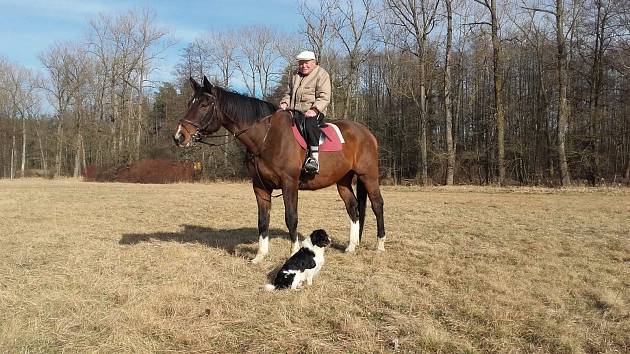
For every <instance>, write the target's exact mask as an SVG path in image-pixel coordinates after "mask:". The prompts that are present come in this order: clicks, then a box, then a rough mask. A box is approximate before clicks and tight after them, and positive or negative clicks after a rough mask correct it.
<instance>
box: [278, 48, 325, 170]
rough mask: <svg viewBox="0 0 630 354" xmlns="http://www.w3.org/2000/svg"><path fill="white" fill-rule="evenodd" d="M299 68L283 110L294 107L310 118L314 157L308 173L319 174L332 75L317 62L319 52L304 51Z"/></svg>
mask: <svg viewBox="0 0 630 354" xmlns="http://www.w3.org/2000/svg"><path fill="white" fill-rule="evenodd" d="M295 58H296V59H297V60H298V70H297V71H296V72H295V73H294V74H293V76H292V77H291V81H289V85H288V87H287V90H286V92H285V95H284V97H282V100H280V109H283V110H286V109H294V110H296V111H299V112H301V113H303V114H304V116H305V117H306V120H305V126H306V142H307V143H308V146H309V152H310V157H309V158H308V159H307V160H306V162H305V163H304V171H305V172H306V173H319V138H320V134H321V132H320V129H319V126H320V124H322V122H323V121H324V118H325V116H324V115H325V114H326V108H328V104H329V103H330V93H331V86H330V76H329V75H328V73H327V72H326V70H324V69H323V68H322V67H320V66H319V65H317V62H316V60H315V53H313V52H311V51H303V52H301V53H300V54H298V55H297V56H296V57H295Z"/></svg>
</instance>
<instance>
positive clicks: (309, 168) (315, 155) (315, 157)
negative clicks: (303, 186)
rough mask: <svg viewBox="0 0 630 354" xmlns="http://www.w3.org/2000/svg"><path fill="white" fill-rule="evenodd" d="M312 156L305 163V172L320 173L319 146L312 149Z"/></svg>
mask: <svg viewBox="0 0 630 354" xmlns="http://www.w3.org/2000/svg"><path fill="white" fill-rule="evenodd" d="M310 151H311V154H310V156H309V158H308V159H307V160H306V163H304V171H306V172H307V173H319V146H311V147H310Z"/></svg>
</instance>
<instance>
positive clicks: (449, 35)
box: [444, 0, 455, 186]
mask: <svg viewBox="0 0 630 354" xmlns="http://www.w3.org/2000/svg"><path fill="white" fill-rule="evenodd" d="M451 1H452V0H446V1H445V4H446V18H447V28H446V52H445V58H444V117H445V119H446V121H445V125H446V132H445V134H446V154H447V160H446V185H447V186H451V185H453V174H454V169H455V149H454V146H453V103H452V102H451V47H452V43H453V12H452V8H451Z"/></svg>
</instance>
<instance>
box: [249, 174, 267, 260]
mask: <svg viewBox="0 0 630 354" xmlns="http://www.w3.org/2000/svg"><path fill="white" fill-rule="evenodd" d="M254 194H256V203H257V204H258V252H257V253H256V257H255V258H254V259H252V263H254V264H256V263H259V262H260V261H262V260H263V259H264V258H265V256H266V255H267V253H269V211H270V210H271V192H270V191H268V190H267V189H265V188H260V187H256V186H254Z"/></svg>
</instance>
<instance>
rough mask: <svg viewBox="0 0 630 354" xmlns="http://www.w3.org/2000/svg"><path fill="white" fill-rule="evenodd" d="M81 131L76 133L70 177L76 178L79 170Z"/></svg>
mask: <svg viewBox="0 0 630 354" xmlns="http://www.w3.org/2000/svg"><path fill="white" fill-rule="evenodd" d="M81 140H82V138H81V132H78V133H77V144H76V148H75V154H74V172H73V173H72V177H74V178H78V177H79V174H80V172H81V167H80V166H81Z"/></svg>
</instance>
